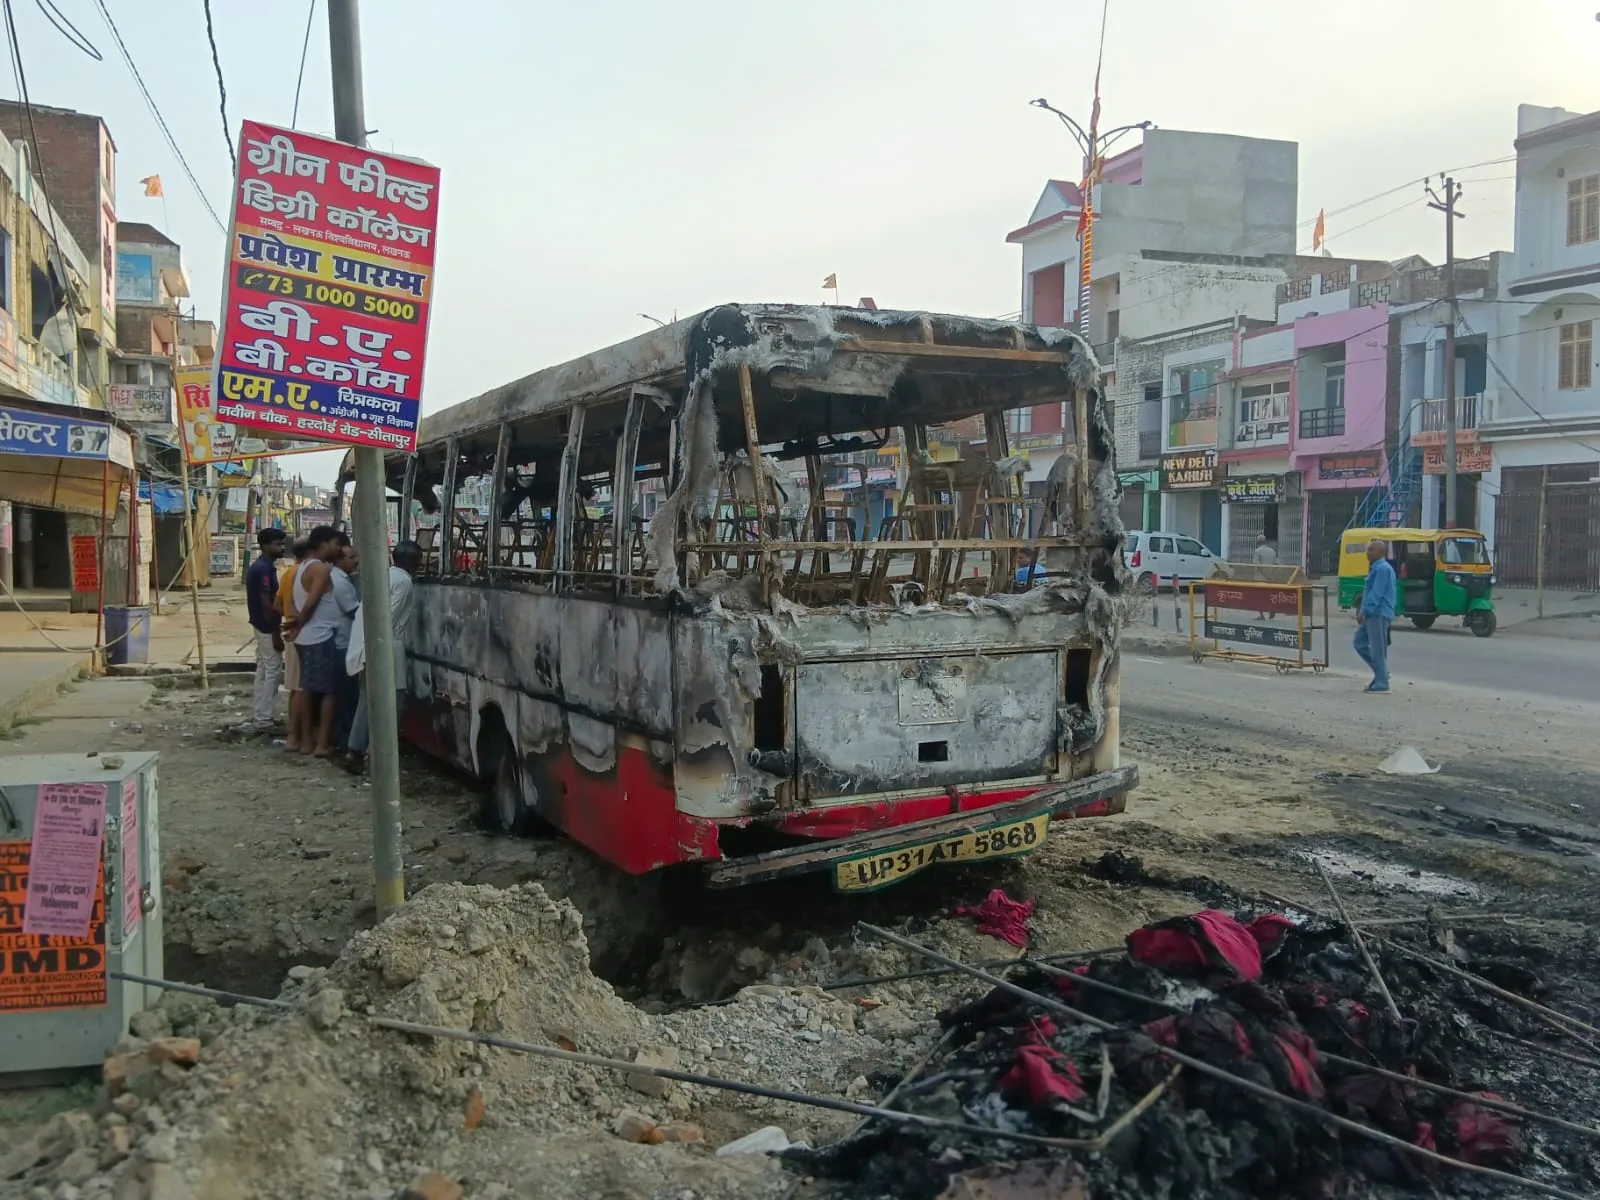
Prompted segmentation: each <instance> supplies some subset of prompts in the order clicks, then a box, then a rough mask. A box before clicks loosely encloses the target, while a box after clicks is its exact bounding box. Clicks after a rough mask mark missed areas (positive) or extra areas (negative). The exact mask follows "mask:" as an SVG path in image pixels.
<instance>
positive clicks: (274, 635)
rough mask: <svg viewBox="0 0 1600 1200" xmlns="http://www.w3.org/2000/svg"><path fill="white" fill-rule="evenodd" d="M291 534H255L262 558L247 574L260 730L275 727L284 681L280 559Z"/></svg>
mask: <svg viewBox="0 0 1600 1200" xmlns="http://www.w3.org/2000/svg"><path fill="white" fill-rule="evenodd" d="M287 541H288V535H287V534H286V533H284V532H283V530H281V529H263V530H262V531H261V532H260V533H259V534H257V535H256V542H257V543H258V544H259V545H260V546H261V557H259V558H257V559H256V560H255V562H253V563H251V564H250V569H249V570H248V571H246V572H245V576H244V590H245V604H246V606H247V607H248V608H249V610H250V628H251V629H253V630H255V634H256V686H255V696H254V703H253V705H252V712H251V714H250V715H251V718H252V720H253V721H254V723H255V727H256V729H257V730H259V731H261V732H263V733H264V732H266V731H267V730H269V729H271V728H272V727H273V720H274V717H275V715H276V712H277V707H278V685H279V684H281V683H282V682H283V614H282V613H280V612H279V611H278V560H279V559H280V558H282V557H283V550H284V545H285V543H286V542H287Z"/></svg>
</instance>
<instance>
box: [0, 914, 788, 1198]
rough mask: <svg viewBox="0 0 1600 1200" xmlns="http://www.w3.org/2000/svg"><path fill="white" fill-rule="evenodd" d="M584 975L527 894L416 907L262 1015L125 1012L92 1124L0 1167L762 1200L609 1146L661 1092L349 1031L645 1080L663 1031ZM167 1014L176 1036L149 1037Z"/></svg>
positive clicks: (201, 1182)
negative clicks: (130, 1026)
mask: <svg viewBox="0 0 1600 1200" xmlns="http://www.w3.org/2000/svg"><path fill="white" fill-rule="evenodd" d="M588 963H589V951H588V946H587V944H586V942H585V939H584V935H583V922H582V918H581V915H580V914H579V913H578V911H577V910H576V909H575V908H573V907H572V905H570V904H568V903H566V902H564V901H553V900H551V899H550V898H549V896H548V895H547V894H546V893H545V892H544V890H543V889H542V888H541V887H539V886H538V885H537V884H528V885H523V886H519V887H513V888H508V889H505V890H499V889H495V888H490V887H469V886H465V885H460V884H451V885H442V886H436V887H432V888H428V889H426V890H424V891H423V892H421V893H419V894H418V895H417V896H416V897H415V898H413V899H412V900H411V901H410V902H408V903H407V904H406V906H405V907H404V908H403V909H402V910H401V911H400V912H399V913H397V914H396V915H395V916H393V917H392V918H390V919H389V920H387V921H385V922H384V923H383V924H382V925H380V926H378V927H377V928H376V929H373V930H370V931H367V932H364V933H361V934H358V935H357V936H356V937H355V938H354V939H352V940H351V942H350V943H349V945H348V946H346V948H345V950H344V952H343V953H342V954H341V955H340V956H339V958H338V960H337V961H336V962H335V963H334V964H333V965H332V966H330V967H328V968H325V969H323V968H311V967H296V968H294V969H293V970H292V971H291V972H290V978H289V981H288V983H287V985H286V986H285V988H284V990H283V991H282V993H281V994H280V997H279V999H280V1001H281V1002H283V1003H284V1004H286V1005H287V1006H288V1007H287V1009H284V1010H279V1011H278V1012H273V1011H271V1010H264V1009H259V1008H246V1007H242V1006H241V1007H239V1008H235V1009H232V1010H228V1009H219V1008H217V1007H216V1006H214V1005H206V1004H204V1003H201V1004H199V1005H197V1004H196V1002H195V1001H193V1000H192V999H188V998H184V999H183V1000H181V1001H180V1000H178V999H172V1000H171V1001H170V1002H168V1003H164V1005H163V1008H162V1009H158V1010H154V1011H153V1012H152V1013H149V1014H142V1016H141V1021H140V1025H139V1028H140V1029H141V1030H142V1031H143V1032H144V1033H146V1034H148V1035H150V1037H149V1039H148V1040H147V1039H146V1038H137V1037H135V1038H129V1039H127V1040H126V1042H125V1044H124V1045H123V1046H121V1047H119V1049H120V1050H122V1051H124V1052H125V1053H124V1054H123V1055H121V1056H120V1057H119V1058H118V1059H115V1060H113V1062H114V1063H115V1064H116V1065H115V1069H113V1067H112V1065H111V1064H108V1069H107V1094H106V1096H105V1100H106V1101H107V1102H108V1104H107V1107H108V1108H109V1111H105V1112H103V1113H102V1114H100V1115H99V1116H98V1117H95V1116H90V1115H89V1114H84V1113H79V1114H71V1115H72V1116H73V1117H74V1118H81V1120H79V1121H78V1123H77V1124H71V1123H63V1122H62V1121H58V1122H56V1123H55V1125H52V1126H50V1127H48V1128H47V1129H46V1130H45V1131H44V1133H42V1134H41V1135H40V1137H39V1138H38V1139H36V1140H37V1145H35V1146H31V1147H30V1148H29V1149H28V1150H27V1152H26V1153H25V1154H23V1155H20V1156H16V1161H15V1163H12V1162H11V1160H10V1158H7V1159H5V1160H0V1168H7V1167H13V1166H14V1167H15V1174H13V1175H10V1176H4V1177H5V1178H10V1179H12V1180H14V1181H15V1182H19V1183H24V1184H27V1185H35V1184H39V1185H48V1190H47V1191H46V1193H45V1194H48V1195H51V1196H69V1197H72V1198H73V1200H97V1198H98V1197H102V1196H113V1195H114V1196H115V1197H117V1200H187V1198H190V1197H194V1198H204V1200H235V1198H237V1200H247V1198H254V1197H268V1196H271V1197H278V1196H306V1197H321V1196H329V1197H332V1196H338V1197H348V1196H354V1197H372V1198H374V1200H378V1198H382V1200H390V1198H392V1197H394V1196H396V1195H398V1194H401V1193H402V1192H403V1190H404V1189H406V1188H407V1187H408V1186H410V1185H411V1184H412V1183H413V1182H414V1181H416V1180H418V1179H419V1178H421V1177H422V1176H424V1175H426V1174H427V1173H428V1172H430V1171H436V1172H440V1173H442V1174H443V1175H445V1176H446V1177H448V1179H450V1180H451V1181H454V1182H458V1183H459V1184H460V1185H461V1186H463V1187H464V1188H465V1194H466V1195H467V1196H470V1197H474V1198H476V1197H497V1196H509V1195H512V1194H513V1189H516V1190H517V1191H519V1192H520V1191H523V1190H525V1185H524V1184H523V1183H521V1182H519V1181H525V1180H527V1179H529V1178H538V1179H540V1180H541V1186H540V1189H539V1192H538V1194H539V1195H541V1196H550V1197H556V1198H562V1197H568V1196H571V1197H574V1198H576V1197H580V1196H582V1197H589V1196H595V1195H611V1194H615V1195H628V1196H640V1197H646V1196H652V1197H653V1196H663V1197H678V1196H681V1195H684V1194H686V1193H692V1194H693V1195H695V1196H698V1197H704V1198H708V1200H709V1198H711V1197H729V1198H730V1200H731V1198H732V1197H744V1196H753V1197H760V1196H764V1195H768V1194H778V1193H781V1188H782V1173H781V1170H780V1168H779V1167H778V1165H777V1164H776V1163H775V1162H772V1161H769V1160H767V1159H764V1158H746V1159H732V1160H717V1159H714V1158H712V1157H711V1155H710V1153H709V1150H708V1149H707V1148H706V1147H704V1146H694V1147H690V1146H686V1145H636V1144H632V1143H630V1142H627V1141H624V1140H622V1139H621V1138H618V1137H616V1136H614V1135H613V1134H612V1133H610V1132H609V1130H610V1127H611V1125H612V1123H613V1121H614V1119H615V1117H616V1115H617V1114H618V1113H619V1112H620V1111H621V1110H624V1109H642V1110H646V1111H648V1112H649V1113H650V1115H651V1116H652V1117H654V1118H656V1119H659V1120H662V1121H670V1120H672V1119H673V1118H675V1117H679V1116H682V1115H684V1114H685V1113H687V1112H688V1110H689V1109H690V1108H691V1102H690V1100H689V1098H688V1097H687V1095H686V1094H685V1092H684V1089H682V1088H674V1089H671V1090H669V1089H655V1090H647V1089H646V1088H645V1087H642V1086H634V1085H638V1084H640V1083H641V1077H634V1076H624V1075H621V1074H620V1073H616V1072H601V1071H595V1070H592V1069H590V1068H587V1067H584V1066H579V1065H573V1064H568V1063H563V1062H553V1061H550V1060H547V1059H539V1058H534V1057H531V1056H528V1055H522V1054H515V1053H509V1052H505V1051H500V1050H493V1049H490V1048H487V1047H484V1046H480V1045H477V1044H474V1043H470V1042H463V1041H446V1040H435V1039H432V1038H422V1037H410V1036H407V1035H403V1034H400V1033H396V1032H393V1031H390V1030H386V1029H382V1028H379V1027H376V1026H374V1025H372V1024H371V1023H369V1021H368V1020H367V1019H366V1018H368V1017H372V1016H376V1017H389V1018H395V1019H399V1020H405V1021H411V1022H417V1023H422V1024H429V1025H440V1026H444V1027H448V1028H454V1029H461V1030H469V1031H483V1032H494V1033H496V1034H499V1035H501V1036H503V1037H507V1038H511V1039H516V1040H519V1041H528V1042H534V1043H540V1044H545V1045H560V1046H564V1047H567V1048H577V1049H581V1050H584V1051H587V1052H592V1053H596V1054H601V1055H606V1056H609V1057H616V1058H623V1059H629V1058H631V1057H633V1056H634V1055H639V1056H640V1057H641V1058H643V1057H645V1056H646V1055H649V1056H652V1057H651V1058H650V1061H659V1060H660V1058H661V1056H662V1055H663V1054H665V1053H667V1052H668V1051H666V1050H665V1049H663V1047H662V1045H661V1044H660V1041H659V1039H661V1038H663V1037H665V1036H667V1034H666V1031H665V1030H662V1029H657V1028H655V1027H654V1026H653V1025H652V1023H651V1022H650V1021H649V1020H648V1019H647V1018H646V1017H645V1016H644V1015H643V1014H641V1013H639V1012H638V1011H637V1010H636V1009H634V1008H632V1007H631V1006H629V1005H628V1004H626V1003H625V1002H623V1001H622V1000H621V999H619V998H618V997H617V996H616V995H615V994H614V993H613V992H612V990H611V988H610V986H609V985H608V984H606V983H605V982H603V981H601V980H599V979H597V978H595V976H594V975H593V974H592V973H591V972H590V970H589V965H588ZM177 1014H181V1019H182V1028H183V1029H184V1030H186V1031H189V1032H193V1033H195V1034H196V1036H195V1037H193V1038H189V1039H185V1038H177V1037H172V1036H168V1035H169V1034H171V1033H172V1032H175V1031H176V1030H175V1028H174V1027H175V1025H176V1024H178V1022H177V1021H175V1020H174V1019H173V1018H174V1015H177ZM653 1082H656V1081H651V1080H643V1083H644V1084H649V1083H653ZM80 1125H81V1126H83V1127H82V1128H80V1127H79V1126H80ZM5 1186H6V1185H5V1184H0V1189H3V1188H4V1187H5ZM426 1194H428V1195H430V1196H431V1195H450V1196H458V1195H460V1193H458V1192H454V1191H449V1190H446V1191H444V1192H428V1193H426Z"/></svg>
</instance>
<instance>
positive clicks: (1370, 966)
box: [1313, 860, 1405, 1021]
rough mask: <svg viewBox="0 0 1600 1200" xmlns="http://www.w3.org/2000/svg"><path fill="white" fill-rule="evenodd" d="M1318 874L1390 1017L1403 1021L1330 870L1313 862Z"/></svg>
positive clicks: (1316, 861)
mask: <svg viewBox="0 0 1600 1200" xmlns="http://www.w3.org/2000/svg"><path fill="white" fill-rule="evenodd" d="M1313 865H1314V866H1315V867H1316V868H1317V874H1318V875H1320V876H1322V882H1323V883H1325V884H1327V886H1328V895H1330V896H1332V897H1333V906H1334V907H1335V908H1337V909H1338V910H1339V916H1340V917H1341V918H1342V919H1343V921H1344V927H1345V928H1346V929H1348V930H1349V931H1350V940H1351V941H1352V942H1354V943H1355V944H1356V950H1357V951H1359V952H1360V954H1361V961H1362V962H1364V963H1366V964H1367V970H1368V971H1370V972H1372V981H1373V982H1374V983H1376V984H1377V985H1378V992H1379V994H1380V995H1382V996H1383V1003H1384V1005H1385V1007H1387V1008H1388V1010H1389V1015H1390V1016H1391V1017H1393V1018H1394V1019H1395V1020H1396V1021H1402V1020H1404V1019H1405V1018H1403V1017H1402V1016H1401V1015H1400V1006H1399V1005H1398V1004H1396V1003H1395V1002H1394V996H1392V995H1391V994H1390V992H1389V985H1388V984H1387V983H1385V982H1384V981H1383V972H1382V971H1380V970H1378V964H1377V963H1376V962H1374V961H1373V959H1372V952H1371V951H1370V950H1368V949H1367V941H1366V939H1365V938H1363V937H1362V936H1361V930H1360V929H1359V928H1358V927H1357V926H1356V923H1355V919H1354V918H1353V917H1351V915H1350V910H1349V909H1347V908H1346V907H1345V906H1344V900H1343V899H1341V898H1340V896H1339V891H1338V889H1337V888H1335V887H1334V886H1333V877H1332V876H1331V875H1329V874H1328V869H1327V868H1326V867H1324V866H1323V865H1322V863H1321V862H1320V861H1318V860H1313Z"/></svg>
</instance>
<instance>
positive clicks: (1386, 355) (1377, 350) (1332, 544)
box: [1289, 304, 1398, 575]
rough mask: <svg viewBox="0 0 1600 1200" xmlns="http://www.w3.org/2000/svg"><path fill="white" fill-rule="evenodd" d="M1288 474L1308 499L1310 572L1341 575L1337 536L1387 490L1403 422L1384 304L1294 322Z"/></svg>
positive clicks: (1303, 318) (1305, 517) (1306, 505)
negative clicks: (1380, 489)
mask: <svg viewBox="0 0 1600 1200" xmlns="http://www.w3.org/2000/svg"><path fill="white" fill-rule="evenodd" d="M1294 351H1295V370H1294V376H1293V379H1292V382H1291V390H1290V398H1289V403H1290V411H1291V429H1292V439H1293V440H1292V443H1291V453H1290V466H1291V469H1292V470H1294V471H1297V472H1299V473H1300V477H1301V490H1302V493H1303V496H1304V506H1305V509H1304V521H1305V525H1304V528H1305V566H1306V569H1307V570H1308V571H1309V572H1310V573H1311V574H1313V575H1326V574H1335V573H1337V571H1338V561H1339V535H1340V533H1341V532H1342V531H1343V530H1344V529H1345V528H1346V526H1348V525H1349V524H1350V522H1351V521H1352V520H1353V519H1354V518H1355V516H1356V512H1357V509H1358V507H1359V506H1360V504H1361V500H1362V498H1363V497H1364V496H1366V495H1367V493H1368V492H1370V491H1371V490H1372V488H1373V487H1374V486H1376V485H1377V484H1378V483H1380V482H1382V481H1383V480H1384V477H1385V472H1386V470H1387V466H1386V464H1387V462H1388V459H1389V448H1390V447H1392V446H1393V445H1394V441H1395V434H1396V428H1395V424H1396V421H1397V419H1398V414H1397V412H1396V411H1394V410H1395V405H1394V404H1393V403H1392V402H1391V397H1393V396H1394V395H1395V393H1396V388H1395V387H1391V377H1392V376H1393V375H1395V374H1397V372H1398V357H1397V356H1396V355H1393V354H1391V343H1390V317H1389V307H1388V305H1387V304H1372V305H1367V306H1365V307H1362V308H1353V309H1347V310H1345V311H1343V312H1332V313H1327V314H1324V315H1321V316H1305V317H1301V318H1300V319H1299V320H1297V321H1295V322H1294Z"/></svg>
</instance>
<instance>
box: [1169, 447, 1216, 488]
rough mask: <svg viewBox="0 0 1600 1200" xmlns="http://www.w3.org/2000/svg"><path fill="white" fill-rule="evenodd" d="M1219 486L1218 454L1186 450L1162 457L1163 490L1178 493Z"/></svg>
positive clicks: (1210, 450)
mask: <svg viewBox="0 0 1600 1200" xmlns="http://www.w3.org/2000/svg"><path fill="white" fill-rule="evenodd" d="M1216 486H1217V452H1216V451H1215V450H1214V449H1208V450H1185V451H1182V452H1180V453H1178V454H1164V455H1162V456H1161V490H1162V491H1163V492H1177V491H1183V490H1185V489H1198V488H1214V487H1216Z"/></svg>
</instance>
